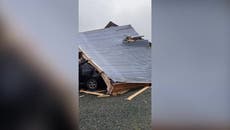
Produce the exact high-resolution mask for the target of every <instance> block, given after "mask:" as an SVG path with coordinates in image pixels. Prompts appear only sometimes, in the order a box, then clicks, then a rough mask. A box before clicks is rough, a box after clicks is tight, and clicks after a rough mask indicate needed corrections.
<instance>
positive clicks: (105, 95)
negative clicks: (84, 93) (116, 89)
mask: <svg viewBox="0 0 230 130" xmlns="http://www.w3.org/2000/svg"><path fill="white" fill-rule="evenodd" d="M97 97H99V98H103V97H110V95H107V94H104V95H101V96H97Z"/></svg>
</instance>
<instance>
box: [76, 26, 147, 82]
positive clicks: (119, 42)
mask: <svg viewBox="0 0 230 130" xmlns="http://www.w3.org/2000/svg"><path fill="white" fill-rule="evenodd" d="M127 37H131V38H132V37H135V38H138V40H135V41H133V42H129V41H125V39H127ZM141 37H142V36H139V34H138V33H137V32H136V31H135V30H134V28H133V27H132V26H131V25H124V26H112V27H109V28H104V29H99V30H93V31H87V32H81V33H79V34H78V36H77V43H78V44H79V48H80V50H81V51H82V52H84V53H85V54H86V55H87V56H88V58H90V60H92V61H93V63H94V65H96V66H97V67H98V68H100V69H101V71H103V73H104V74H105V75H106V76H107V77H108V78H109V79H110V80H111V83H151V46H150V42H149V41H148V40H144V39H142V38H141Z"/></svg>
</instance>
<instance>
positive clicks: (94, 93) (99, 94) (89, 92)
mask: <svg viewBox="0 0 230 130" xmlns="http://www.w3.org/2000/svg"><path fill="white" fill-rule="evenodd" d="M80 92H81V93H86V94H92V95H97V96H103V95H105V94H103V93H98V92H91V91H85V90H80Z"/></svg>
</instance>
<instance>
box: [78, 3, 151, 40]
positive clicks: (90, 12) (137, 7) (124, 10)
mask: <svg viewBox="0 0 230 130" xmlns="http://www.w3.org/2000/svg"><path fill="white" fill-rule="evenodd" d="M79 9H80V10H79V20H80V21H79V29H80V31H88V30H93V29H98V28H103V27H104V26H105V25H106V24H107V23H108V22H109V21H113V22H115V23H116V24H118V25H127V24H131V25H132V26H133V27H134V28H135V29H136V31H137V32H138V33H139V34H140V35H144V36H145V37H146V38H147V39H149V40H150V39H151V0H96V1H95V0H79Z"/></svg>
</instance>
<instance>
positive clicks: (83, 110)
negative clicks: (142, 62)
mask: <svg viewBox="0 0 230 130" xmlns="http://www.w3.org/2000/svg"><path fill="white" fill-rule="evenodd" d="M136 91H137V90H135V91H130V92H128V93H126V94H123V95H120V96H116V97H106V98H98V97H96V96H94V95H87V94H83V93H81V94H80V95H81V97H80V129H81V130H150V129H151V90H150V89H148V90H147V91H145V92H144V93H142V94H140V95H138V96H137V97H135V98H134V99H133V100H131V101H127V100H125V99H126V98H127V97H128V96H130V95H131V94H133V93H135V92H136ZM82 95H84V96H82Z"/></svg>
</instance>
